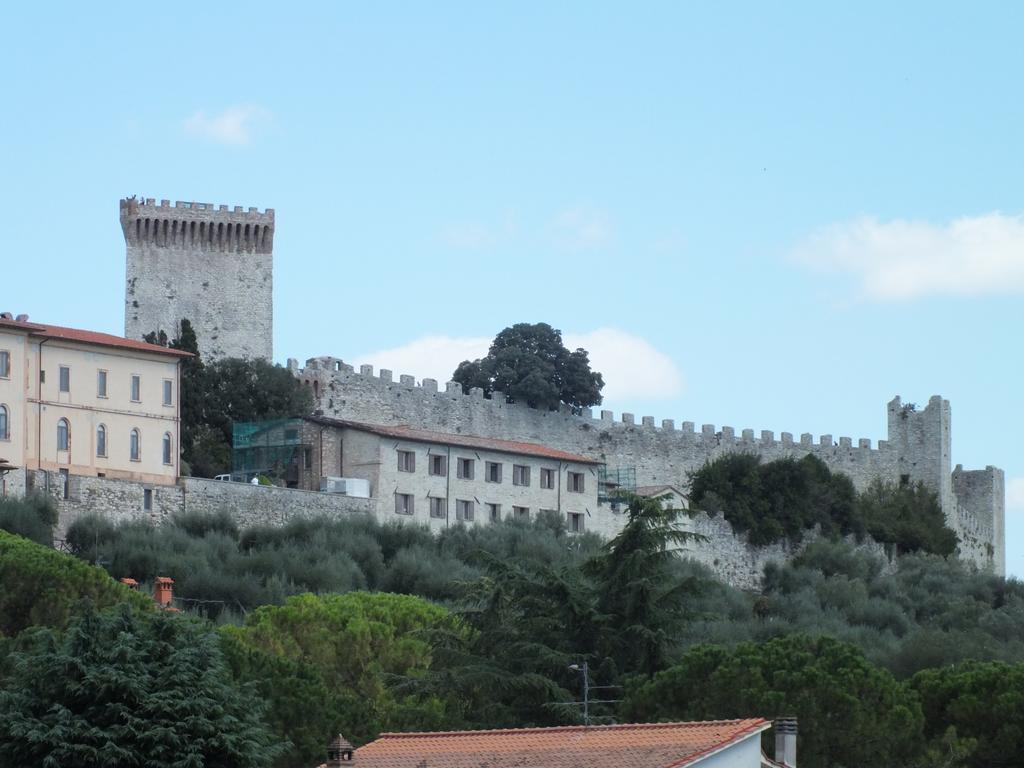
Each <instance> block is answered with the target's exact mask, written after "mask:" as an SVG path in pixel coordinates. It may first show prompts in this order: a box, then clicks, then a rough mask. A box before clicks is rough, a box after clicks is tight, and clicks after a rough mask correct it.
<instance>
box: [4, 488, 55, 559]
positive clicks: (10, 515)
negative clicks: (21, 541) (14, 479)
mask: <svg viewBox="0 0 1024 768" xmlns="http://www.w3.org/2000/svg"><path fill="white" fill-rule="evenodd" d="M57 516H58V515H57V505H56V504H55V503H54V501H53V499H52V498H50V497H49V496H46V495H45V494H41V493H33V494H31V495H29V496H26V497H24V498H14V497H10V496H7V497H3V498H0V530H3V531H7V532H8V533H15V534H17V535H19V536H24V537H25V538H26V539H31V540H32V541H34V542H36V543H38V544H45V545H46V546H48V547H51V546H53V526H55V525H56V524H57Z"/></svg>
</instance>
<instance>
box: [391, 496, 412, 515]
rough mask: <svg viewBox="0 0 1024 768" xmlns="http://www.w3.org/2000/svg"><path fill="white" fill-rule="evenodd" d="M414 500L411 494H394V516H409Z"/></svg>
mask: <svg viewBox="0 0 1024 768" xmlns="http://www.w3.org/2000/svg"><path fill="white" fill-rule="evenodd" d="M413 505H414V499H413V497H412V494H411V493H396V494H395V514H398V515H411V514H412V513H413Z"/></svg>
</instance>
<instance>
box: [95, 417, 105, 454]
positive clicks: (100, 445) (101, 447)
mask: <svg viewBox="0 0 1024 768" xmlns="http://www.w3.org/2000/svg"><path fill="white" fill-rule="evenodd" d="M96 455H97V456H106V455H107V428H106V427H105V426H103V425H102V424H100V425H99V426H98V427H96Z"/></svg>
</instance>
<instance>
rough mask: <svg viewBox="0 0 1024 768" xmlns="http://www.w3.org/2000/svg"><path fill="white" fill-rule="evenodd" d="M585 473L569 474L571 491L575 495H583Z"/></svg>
mask: <svg viewBox="0 0 1024 768" xmlns="http://www.w3.org/2000/svg"><path fill="white" fill-rule="evenodd" d="M583 488H584V485H583V473H582V472H570V473H569V490H570V491H572V492H573V493H583Z"/></svg>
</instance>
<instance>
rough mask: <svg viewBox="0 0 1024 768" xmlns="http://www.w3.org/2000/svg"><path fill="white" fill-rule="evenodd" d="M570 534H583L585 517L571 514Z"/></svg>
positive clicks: (575, 513)
mask: <svg viewBox="0 0 1024 768" xmlns="http://www.w3.org/2000/svg"><path fill="white" fill-rule="evenodd" d="M567 522H568V524H569V533H583V515H582V514H580V513H579V512H570V513H569V519H568V520H567Z"/></svg>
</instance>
